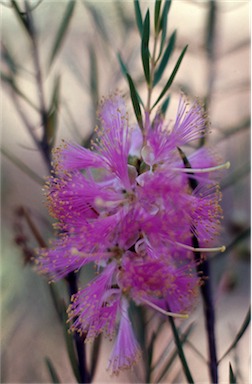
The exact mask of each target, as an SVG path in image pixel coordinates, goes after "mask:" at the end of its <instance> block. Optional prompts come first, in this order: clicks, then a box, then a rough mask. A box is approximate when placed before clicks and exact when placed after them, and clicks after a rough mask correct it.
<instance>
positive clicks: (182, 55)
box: [151, 45, 188, 109]
mask: <svg viewBox="0 0 252 384" xmlns="http://www.w3.org/2000/svg"><path fill="white" fill-rule="evenodd" d="M187 48H188V45H186V46H185V48H184V49H183V51H182V52H181V54H180V56H179V58H178V60H177V63H176V65H175V67H174V69H173V71H172V74H171V76H170V77H169V79H168V81H167V83H166V84H165V86H164V89H163V90H162V92H161V93H160V95H159V96H158V98H157V100H156V101H155V103H154V104H153V106H152V107H151V109H153V108H154V107H155V105H157V103H158V102H159V101H160V100H161V99H162V97H163V96H164V95H165V93H166V92H167V91H168V89H169V88H170V86H171V85H172V83H173V80H174V78H175V76H176V73H177V72H178V69H179V67H180V64H181V61H182V60H183V57H184V54H185V53H186V50H187Z"/></svg>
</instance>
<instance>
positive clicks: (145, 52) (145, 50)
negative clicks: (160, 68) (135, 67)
mask: <svg viewBox="0 0 252 384" xmlns="http://www.w3.org/2000/svg"><path fill="white" fill-rule="evenodd" d="M149 39H150V12H149V10H148V11H147V13H146V16H145V19H144V24H143V33H142V45H141V53H142V63H143V69H144V75H145V79H146V81H147V83H148V84H149V83H150V61H149V58H150V55H149Z"/></svg>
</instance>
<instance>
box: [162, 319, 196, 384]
mask: <svg viewBox="0 0 252 384" xmlns="http://www.w3.org/2000/svg"><path fill="white" fill-rule="evenodd" d="M193 328H194V324H190V325H189V326H188V328H187V329H186V330H185V332H183V334H182V335H181V344H182V345H183V344H184V343H185V342H186V341H187V339H188V337H189V335H190V333H191V332H192V330H193ZM164 352H166V348H165V351H164ZM177 355H178V351H177V350H175V351H174V352H173V353H172V354H171V355H170V356H169V358H168V360H167V362H166V364H165V366H164V368H163V369H162V371H161V373H160V374H159V376H158V379H157V380H155V382H156V383H159V382H160V381H161V380H162V379H163V378H164V377H165V375H166V374H167V372H168V371H169V369H170V368H171V366H172V364H173V362H174V361H175V359H176V357H177ZM161 357H162V355H161Z"/></svg>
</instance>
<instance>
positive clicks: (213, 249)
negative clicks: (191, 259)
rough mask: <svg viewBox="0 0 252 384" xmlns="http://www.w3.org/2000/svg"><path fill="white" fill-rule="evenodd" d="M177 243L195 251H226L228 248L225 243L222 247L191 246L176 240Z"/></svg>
mask: <svg viewBox="0 0 252 384" xmlns="http://www.w3.org/2000/svg"><path fill="white" fill-rule="evenodd" d="M175 244H177V245H179V246H180V247H182V248H185V249H188V250H189V251H193V252H225V250H226V247H225V245H222V246H221V247H215V248H194V247H191V246H190V245H186V244H182V243H179V242H177V241H176V242H175Z"/></svg>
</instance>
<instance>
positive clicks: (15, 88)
mask: <svg viewBox="0 0 252 384" xmlns="http://www.w3.org/2000/svg"><path fill="white" fill-rule="evenodd" d="M0 77H1V79H2V80H3V81H4V82H5V83H6V84H8V85H9V86H10V87H11V88H12V90H13V91H14V92H15V93H16V94H17V95H18V96H20V97H22V99H23V100H25V101H26V102H27V103H28V104H29V105H30V106H31V107H32V108H33V109H35V110H36V111H37V112H39V108H38V107H37V106H36V105H35V104H34V103H33V102H32V101H31V100H30V99H29V98H28V97H27V96H26V95H25V94H24V93H23V92H22V91H21V90H20V89H19V88H18V86H17V84H16V82H15V79H14V77H12V76H8V75H6V74H5V73H3V72H2V71H0Z"/></svg>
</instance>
